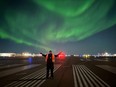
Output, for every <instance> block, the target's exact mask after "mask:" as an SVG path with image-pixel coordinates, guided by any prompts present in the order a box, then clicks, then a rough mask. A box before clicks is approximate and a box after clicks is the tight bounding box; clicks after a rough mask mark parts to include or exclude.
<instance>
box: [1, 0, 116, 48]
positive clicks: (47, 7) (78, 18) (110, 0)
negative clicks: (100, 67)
mask: <svg viewBox="0 0 116 87" xmlns="http://www.w3.org/2000/svg"><path fill="white" fill-rule="evenodd" d="M10 1H14V0H9V2H10ZM22 1H23V0H22ZM24 1H25V2H22V3H23V4H22V3H21V1H20V0H17V2H16V1H15V2H10V3H9V2H7V0H5V1H4V0H1V1H0V5H1V8H3V9H2V10H1V9H0V11H1V14H0V15H1V16H2V22H1V21H0V38H2V39H10V40H13V41H14V42H16V43H19V44H26V45H28V46H33V47H36V48H39V49H44V50H49V49H51V48H49V45H50V44H51V43H52V42H56V43H65V42H69V41H72V42H73V41H81V40H84V39H86V38H88V37H90V36H92V35H94V34H96V33H98V32H101V31H103V30H106V29H108V28H110V27H112V26H113V25H115V24H116V15H111V14H110V12H112V8H113V6H114V5H115V4H114V2H115V0H24ZM19 2H20V3H19ZM52 49H53V48H52ZM53 50H54V49H53Z"/></svg>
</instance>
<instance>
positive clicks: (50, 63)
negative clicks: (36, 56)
mask: <svg viewBox="0 0 116 87" xmlns="http://www.w3.org/2000/svg"><path fill="white" fill-rule="evenodd" d="M60 53H61V52H60ZM60 53H58V54H57V55H54V54H53V53H52V51H51V50H50V51H49V53H48V54H46V55H45V54H43V53H40V54H42V56H44V57H45V62H46V79H48V78H49V71H51V78H54V75H53V70H54V63H55V57H58V55H59V54H60Z"/></svg>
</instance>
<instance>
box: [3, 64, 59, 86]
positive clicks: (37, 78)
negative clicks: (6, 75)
mask: <svg viewBox="0 0 116 87" xmlns="http://www.w3.org/2000/svg"><path fill="white" fill-rule="evenodd" d="M60 66H61V65H60V64H57V65H56V64H55V67H54V72H55V71H56V70H57V69H58V68H59V67H60ZM45 77H46V68H42V69H40V70H38V71H36V72H34V73H32V74H30V75H27V76H25V77H23V78H21V79H19V81H14V82H12V83H10V84H8V85H7V86H5V87H39V86H40V85H41V84H43V83H44V82H45V81H46V80H45Z"/></svg>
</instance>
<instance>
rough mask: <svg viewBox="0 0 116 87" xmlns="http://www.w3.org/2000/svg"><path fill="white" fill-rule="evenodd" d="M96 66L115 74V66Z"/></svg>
mask: <svg viewBox="0 0 116 87" xmlns="http://www.w3.org/2000/svg"><path fill="white" fill-rule="evenodd" d="M96 66H97V67H100V68H102V69H104V70H107V71H109V72H112V73H114V74H116V67H112V66H109V65H96Z"/></svg>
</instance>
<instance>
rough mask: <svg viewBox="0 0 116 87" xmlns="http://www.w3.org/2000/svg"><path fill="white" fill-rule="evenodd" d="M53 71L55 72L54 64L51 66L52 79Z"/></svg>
mask: <svg viewBox="0 0 116 87" xmlns="http://www.w3.org/2000/svg"><path fill="white" fill-rule="evenodd" d="M53 71H54V64H53V63H52V64H51V77H52V78H53V77H54V74H53Z"/></svg>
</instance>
